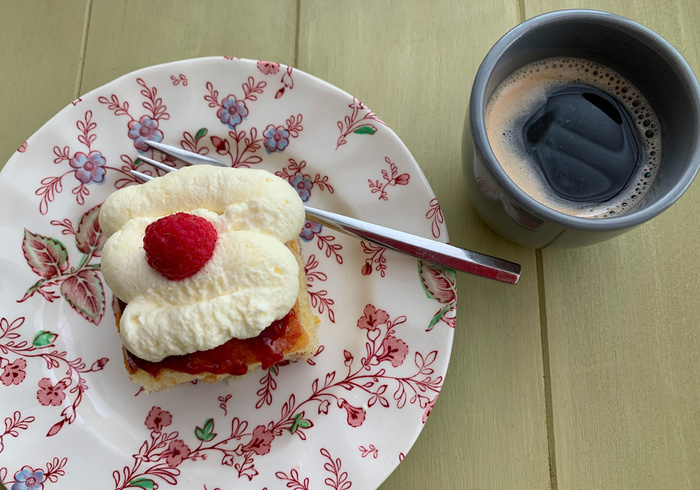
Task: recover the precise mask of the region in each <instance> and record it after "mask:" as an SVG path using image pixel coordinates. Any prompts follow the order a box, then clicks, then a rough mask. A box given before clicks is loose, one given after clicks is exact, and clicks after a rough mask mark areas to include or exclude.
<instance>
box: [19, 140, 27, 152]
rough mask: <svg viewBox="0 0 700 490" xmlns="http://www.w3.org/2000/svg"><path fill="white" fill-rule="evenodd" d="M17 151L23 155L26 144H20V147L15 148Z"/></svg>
mask: <svg viewBox="0 0 700 490" xmlns="http://www.w3.org/2000/svg"><path fill="white" fill-rule="evenodd" d="M17 151H18V152H20V153H24V152H25V151H27V142H26V141H25V142H24V143H22V144H21V145H20V147H19V148H17Z"/></svg>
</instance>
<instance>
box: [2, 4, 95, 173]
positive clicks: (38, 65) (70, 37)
mask: <svg viewBox="0 0 700 490" xmlns="http://www.w3.org/2000/svg"><path fill="white" fill-rule="evenodd" d="M86 3H87V2H86V1H81V2H70V3H67V4H59V3H57V2H51V1H47V0H42V1H37V0H31V1H25V2H14V3H12V5H11V7H10V8H5V9H3V13H2V16H0V46H2V50H3V56H2V60H3V67H2V72H3V76H2V78H0V107H2V108H3V114H4V115H5V117H3V118H2V121H0V168H1V167H2V166H3V165H4V164H5V162H6V161H7V160H8V159H9V158H10V157H11V156H12V154H13V153H14V152H15V150H17V148H18V147H19V146H20V145H21V144H22V143H23V142H24V141H25V140H26V139H27V138H28V137H29V136H31V135H32V133H34V132H35V131H36V130H37V129H39V127H40V126H41V125H42V124H44V123H45V122H46V121H47V120H48V119H49V118H51V117H52V116H53V115H54V114H55V113H57V112H58V111H60V110H61V109H62V108H63V107H64V106H66V105H67V104H68V103H69V102H71V101H72V100H73V99H75V98H76V97H77V94H76V80H77V79H78V73H79V70H80V55H81V42H82V34H83V26H84V23H85V12H86ZM8 6H9V5H8Z"/></svg>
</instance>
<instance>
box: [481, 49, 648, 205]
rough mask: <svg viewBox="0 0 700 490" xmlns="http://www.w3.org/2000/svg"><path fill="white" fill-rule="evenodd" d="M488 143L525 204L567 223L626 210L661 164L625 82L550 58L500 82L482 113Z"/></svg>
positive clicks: (641, 107) (642, 104) (590, 65)
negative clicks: (547, 209) (564, 218)
mask: <svg viewBox="0 0 700 490" xmlns="http://www.w3.org/2000/svg"><path fill="white" fill-rule="evenodd" d="M485 117H486V121H485V122H486V131H487V135H488V139H489V144H490V145H491V148H492V149H493V151H494V153H495V155H496V158H497V159H498V161H499V163H500V165H501V166H502V168H503V170H504V171H505V172H506V174H507V175H508V177H509V178H510V179H511V180H512V181H513V182H514V183H515V184H516V185H517V186H518V187H520V188H521V189H522V190H523V191H525V192H526V193H527V194H529V195H530V196H531V197H532V198H534V199H535V200H537V201H539V202H540V203H542V204H544V205H545V206H548V207H550V208H552V209H555V210H558V211H560V212H563V213H566V214H570V215H572V216H581V217H590V218H605V217H611V216H615V215H618V214H620V213H623V212H624V211H626V210H628V209H630V208H633V207H634V205H635V204H636V203H638V202H640V200H641V199H642V198H643V196H644V195H645V193H646V192H648V190H649V188H650V187H651V183H652V181H653V179H654V177H655V176H656V173H657V170H658V166H659V162H660V157H661V135H660V129H661V128H660V127H659V122H658V119H657V118H656V115H655V114H654V111H653V110H652V108H651V106H650V105H649V103H648V102H647V100H646V99H645V98H644V96H643V95H642V94H641V93H640V92H639V90H638V89H637V88H636V87H635V86H634V85H632V84H631V83H630V82H629V81H628V80H626V79H625V78H623V77H622V76H620V75H619V74H618V73H616V72H615V71H613V70H611V69H609V68H607V67H605V66H603V65H600V64H599V63H595V62H591V61H588V60H582V59H578V58H550V59H545V60H541V61H537V62H534V63H531V64H529V65H527V66H525V67H523V68H521V69H520V70H518V71H516V72H515V73H513V74H511V75H510V76H509V77H508V78H506V80H504V81H503V82H502V83H501V84H500V85H499V87H498V88H497V89H496V90H495V91H494V93H493V95H492V96H491V98H490V99H489V101H488V103H487V105H486V110H485Z"/></svg>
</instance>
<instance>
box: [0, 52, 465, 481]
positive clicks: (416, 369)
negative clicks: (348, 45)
mask: <svg viewBox="0 0 700 490" xmlns="http://www.w3.org/2000/svg"><path fill="white" fill-rule="evenodd" d="M146 139H151V140H154V141H163V142H166V143H169V144H174V145H179V146H181V147H182V148H185V149H187V150H190V151H194V152H198V153H201V154H205V155H210V156H212V157H215V158H218V159H219V160H221V161H222V162H226V163H228V164H230V165H232V166H235V167H260V168H266V169H268V170H271V171H273V172H275V173H276V174H277V175H279V176H281V177H282V178H284V179H287V180H288V181H289V182H290V184H291V185H292V186H294V187H295V188H296V189H297V190H298V192H299V195H300V196H301V198H302V199H303V200H304V201H308V202H309V204H311V205H313V206H316V207H320V208H325V209H328V210H331V211H335V212H340V213H344V214H348V215H351V216H356V217H359V218H363V219H366V220H369V221H374V222H377V223H380V224H385V225H390V226H393V227H395V228H399V229H403V230H405V231H408V232H412V233H416V234H421V235H424V236H431V237H435V238H438V239H440V240H447V232H446V230H445V227H444V223H443V218H442V214H441V212H440V208H439V206H438V203H437V201H436V200H435V197H434V195H433V193H432V191H431V189H430V187H429V185H428V183H427V182H426V180H425V178H424V177H423V175H422V173H421V171H420V169H419V167H418V166H417V164H416V162H415V161H414V159H413V158H412V156H411V155H410V153H409V152H408V150H407V149H406V147H405V146H404V145H403V144H402V143H401V141H400V140H399V138H398V137H397V136H396V135H395V134H394V133H393V132H392V131H391V130H390V129H389V128H387V127H386V126H385V125H384V124H383V123H382V121H380V120H379V119H378V118H377V117H376V116H375V115H374V114H373V113H372V112H371V111H370V110H369V109H368V108H367V107H365V106H364V105H363V104H362V103H361V102H359V101H358V100H357V99H354V98H353V97H351V96H350V95H348V94H346V93H344V92H342V91H341V90H339V89H337V88H335V87H332V86H330V85H328V84H327V83H325V82H323V81H321V80H318V79H316V78H314V77H311V76H309V75H307V74H305V73H302V72H300V71H298V70H295V69H293V68H291V67H287V66H283V65H279V64H277V63H271V62H263V61H258V62H255V61H249V60H241V59H237V58H203V59H196V60H188V61H182V62H177V63H170V64H165V65H160V66H155V67H151V68H147V69H144V70H140V71H137V72H135V73H132V74H129V75H126V76H124V77H121V78H119V79H118V80H115V81H113V82H111V83H109V84H107V85H105V86H104V87H102V88H99V89H97V90H95V91H93V92H90V93H89V94H87V95H85V96H83V97H81V98H80V99H78V100H76V101H74V102H73V103H71V104H70V105H68V107H66V108H65V109H64V110H63V111H61V112H60V113H59V114H58V115H56V116H55V117H54V118H53V119H51V120H50V121H49V122H48V123H47V124H46V125H44V126H43V127H42V128H41V129H40V130H39V131H37V132H36V134H34V135H33V136H32V137H31V138H29V140H28V141H27V142H26V143H25V144H23V145H22V146H21V148H19V150H18V152H17V153H16V154H15V155H14V156H13V157H12V158H11V159H10V161H9V162H8V163H7V165H6V166H5V167H4V169H3V171H2V173H1V174H0V203H2V209H3V210H4V212H3V213H2V215H1V217H0V229H2V232H1V233H0V251H1V252H2V254H1V255H0V268H1V274H2V281H1V282H0V300H1V303H0V304H1V305H2V310H1V311H0V383H1V384H0V420H2V419H4V428H3V427H2V426H1V425H0V431H1V433H0V480H1V481H3V482H4V484H5V485H6V486H7V487H8V488H12V489H22V490H23V489H40V488H47V489H48V488H87V487H88V486H89V487H90V488H100V489H111V488H114V489H125V488H142V489H151V488H168V487H171V486H174V485H177V484H180V485H182V486H186V487H187V488H195V489H196V488H199V489H202V490H215V489H226V488H241V489H246V488H251V489H252V488H254V489H257V490H260V489H261V488H268V489H272V488H292V489H297V490H302V489H309V490H311V489H320V488H333V489H336V490H347V489H349V488H351V487H352V488H363V489H364V488H375V487H377V486H379V485H380V484H381V482H382V481H384V479H385V478H386V477H387V476H388V475H389V474H390V473H391V471H392V470H393V469H394V468H395V467H396V466H397V465H398V464H399V462H400V461H401V459H402V458H403V457H404V454H405V453H406V452H407V451H408V450H409V449H410V447H411V445H412V444H413V442H414V441H415V439H416V438H417V437H418V434H419V433H420V431H421V429H422V427H423V424H424V423H425V422H426V418H427V416H428V414H429V413H430V410H431V408H432V406H433V404H434V403H435V400H436V398H437V395H438V393H439V391H440V388H441V386H442V383H443V377H444V375H445V371H446V369H447V365H448V361H449V357H450V350H451V346H452V338H453V331H454V330H453V328H454V321H455V303H456V293H455V278H454V275H453V273H452V272H447V271H444V270H441V269H439V268H436V267H434V266H431V265H428V264H425V263H420V262H417V261H416V260H414V259H411V258H408V257H405V256H402V255H399V254H396V253H394V252H392V251H388V250H385V249H383V248H381V247H378V246H376V245H373V244H371V243H365V242H362V241H359V240H355V239H352V238H349V237H346V236H342V235H338V234H336V233H334V232H332V231H331V230H328V229H326V228H324V227H322V226H320V225H317V224H314V223H311V222H307V223H306V225H305V227H304V229H303V231H302V232H301V238H302V239H303V241H302V247H303V250H302V251H303V254H304V256H305V260H306V264H305V269H306V273H307V277H308V286H309V291H310V296H311V302H312V305H313V308H314V309H315V312H316V315H317V316H318V317H319V318H320V320H321V322H320V324H319V326H318V330H319V336H320V347H319V349H318V351H317V352H316V354H315V355H314V356H313V357H312V358H311V359H310V360H308V361H307V362H299V363H296V364H288V365H278V366H274V367H272V368H271V369H269V370H266V371H258V372H256V373H254V374H251V375H249V376H247V377H245V378H243V379H241V380H238V381H236V382H233V383H225V382H222V383H217V384H212V385H208V384H203V383H199V384H187V385H180V386H177V387H176V388H174V389H172V390H170V391H168V392H163V393H153V394H144V393H141V392H140V391H139V388H138V387H137V386H136V385H135V384H133V383H131V382H130V381H129V379H128V378H127V375H126V372H125V370H124V367H123V364H122V354H121V343H120V341H119V338H118V334H117V332H116V328H115V325H114V312H113V304H114V298H113V296H112V294H111V292H110V291H109V290H108V289H107V288H106V286H105V285H104V283H103V280H102V277H101V274H100V250H101V247H102V243H103V237H102V234H101V232H100V229H99V226H98V221H97V216H98V213H99V207H100V204H101V203H102V202H103V201H104V199H105V198H106V196H107V195H109V193H111V192H113V191H114V190H115V189H119V188H121V187H124V186H126V185H132V184H136V182H135V180H134V179H133V178H132V177H131V176H130V174H129V170H130V169H134V168H139V169H140V170H142V171H145V172H151V173H153V174H154V175H157V173H156V171H155V170H153V169H147V168H146V166H145V165H143V167H142V166H141V161H140V160H139V156H140V155H148V156H154V157H156V158H160V159H162V158H163V157H162V156H160V155H157V154H156V155H153V152H152V150H150V149H149V147H148V146H146V145H145V144H144V141H145V140H146ZM87 482H89V484H88V483H87ZM86 485H87V486H86Z"/></svg>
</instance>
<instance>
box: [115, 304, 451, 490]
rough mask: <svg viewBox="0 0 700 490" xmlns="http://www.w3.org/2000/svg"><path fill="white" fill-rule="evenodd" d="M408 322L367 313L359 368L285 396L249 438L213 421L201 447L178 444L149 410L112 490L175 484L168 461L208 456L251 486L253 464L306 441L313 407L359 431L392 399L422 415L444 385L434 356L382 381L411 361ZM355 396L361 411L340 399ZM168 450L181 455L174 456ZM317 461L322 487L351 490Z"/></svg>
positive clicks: (417, 358) (347, 358) (336, 465)
mask: <svg viewBox="0 0 700 490" xmlns="http://www.w3.org/2000/svg"><path fill="white" fill-rule="evenodd" d="M405 321H406V317H403V316H400V317H398V318H396V319H394V320H392V319H391V317H390V316H389V314H388V313H387V312H386V311H385V310H382V309H379V308H377V307H376V306H374V305H371V304H370V305H367V306H366V307H365V309H364V312H363V315H362V316H361V317H360V319H359V320H358V327H360V328H361V329H363V330H365V331H366V335H367V342H366V345H365V349H364V351H365V355H364V356H363V357H362V359H360V362H359V365H356V361H355V358H354V356H353V355H352V354H351V353H349V352H348V351H343V353H342V356H343V359H344V364H345V366H346V367H347V369H348V372H347V374H346V375H345V376H344V377H343V376H342V375H338V373H337V372H335V371H333V372H329V373H327V374H326V376H325V378H324V379H321V378H317V379H315V380H314V381H313V382H312V383H311V394H310V395H309V396H307V397H306V398H305V399H299V400H298V399H297V396H296V395H295V394H292V395H290V396H289V398H288V400H287V401H286V402H285V403H284V404H283V405H282V409H281V413H280V418H279V419H278V420H277V421H270V422H269V423H267V424H266V425H264V424H258V425H256V426H255V428H254V429H252V430H249V426H250V425H251V424H250V423H249V422H248V421H244V420H240V419H239V418H238V417H233V419H232V420H231V422H230V423H228V424H225V425H224V426H226V425H228V426H230V427H231V431H230V434H223V435H221V436H219V434H218V433H217V432H218V431H215V425H216V424H215V421H214V419H213V418H210V419H207V420H206V421H205V422H204V423H203V424H202V426H201V427H197V428H196V429H195V431H194V433H195V436H196V437H197V439H198V440H199V444H198V445H197V446H193V445H191V444H190V445H188V444H186V443H185V442H184V441H183V440H182V439H181V438H180V435H179V432H177V431H174V432H171V433H167V432H164V431H162V429H163V427H164V426H165V425H169V424H170V423H171V422H172V416H171V415H170V413H169V412H167V411H165V410H162V409H161V408H159V407H153V408H152V409H151V411H150V412H149V414H148V416H147V417H146V425H147V427H148V428H149V429H150V430H151V435H150V440H146V441H145V442H144V444H143V445H142V446H141V448H140V450H139V452H138V454H135V455H134V464H133V465H132V467H124V468H123V469H122V471H121V472H117V471H115V472H114V473H113V476H114V480H115V484H116V489H117V490H122V489H125V488H127V487H129V486H132V487H133V486H141V487H142V488H155V486H156V485H157V484H158V483H157V481H158V480H162V481H163V482H165V483H168V484H171V485H175V484H177V477H178V475H179V470H177V469H175V468H173V466H172V465H171V464H169V462H168V457H169V456H172V457H176V458H177V459H175V460H171V461H170V463H173V462H176V463H177V464H178V465H179V464H181V463H183V462H184V461H185V460H191V461H196V460H200V459H206V458H207V457H208V456H209V455H211V454H218V455H219V456H220V457H221V464H222V465H225V466H230V467H232V468H234V469H235V470H236V471H237V474H238V477H239V478H244V477H245V478H247V479H248V480H253V479H254V478H255V477H256V476H257V475H258V470H257V469H256V468H255V458H256V457H261V456H265V455H267V454H269V453H270V452H271V450H272V444H273V443H274V442H275V441H276V440H277V439H279V438H281V437H282V436H283V435H284V434H292V435H294V436H297V437H299V438H300V439H302V440H305V439H306V437H307V436H306V431H308V430H311V429H313V427H314V422H313V420H311V419H310V417H309V416H308V415H307V412H308V411H309V407H308V406H309V405H310V404H316V405H317V409H316V411H315V413H316V414H318V415H324V414H327V413H328V412H329V410H330V408H331V406H333V404H332V403H331V402H333V403H334V404H335V406H337V407H338V408H339V409H341V410H344V411H345V413H346V421H347V424H348V425H349V426H350V427H360V426H362V425H363V423H364V422H365V421H366V419H367V417H368V412H367V409H368V408H369V407H372V406H374V405H375V404H377V403H378V404H380V405H381V406H382V407H389V406H390V400H391V399H393V400H394V401H395V403H396V407H397V408H399V409H401V408H403V407H404V406H405V405H406V404H407V403H409V404H417V405H419V406H420V407H421V408H423V409H424V410H425V409H426V408H427V407H428V406H429V404H430V403H431V401H432V400H434V399H435V396H436V395H437V393H438V392H439V391H440V387H441V385H442V377H441V376H437V377H434V376H433V375H434V370H433V368H432V364H433V363H434V362H435V360H436V358H437V351H431V352H429V353H428V354H427V355H423V354H421V353H420V352H415V354H414V362H415V366H416V368H417V371H416V373H415V374H413V375H411V376H405V377H399V376H392V375H390V374H388V373H387V368H386V367H385V366H386V365H387V364H391V366H393V367H398V366H400V365H402V364H403V363H404V362H405V360H406V358H407V357H408V351H409V349H408V345H407V344H406V343H405V342H404V341H403V340H401V339H400V338H399V337H398V335H397V331H396V328H397V327H398V326H399V325H401V324H403V323H404V322H405ZM319 351H320V349H319ZM268 374H269V373H268ZM391 383H395V384H396V389H395V391H394V393H393V396H389V393H388V389H389V386H390V384H391ZM355 390H356V393H358V395H359V396H362V395H363V394H364V395H366V396H367V401H366V405H364V404H363V405H362V406H361V407H359V406H356V405H354V404H351V403H350V402H348V400H347V399H346V398H342V397H340V396H338V395H339V393H346V392H348V391H355ZM219 401H220V402H221V405H220V406H221V407H222V409H223V410H224V411H226V402H227V399H226V398H223V399H222V397H219ZM172 449H177V450H178V452H177V454H176V455H175V454H174V452H173V451H172ZM323 451H326V453H325V454H324V453H323ZM322 454H323V455H324V457H326V458H327V459H328V462H327V463H326V464H325V465H324V468H325V469H326V470H327V471H329V472H330V473H332V476H331V477H330V478H329V479H327V480H326V481H327V485H328V486H330V487H331V488H339V489H346V488H350V486H351V483H350V481H349V479H348V475H347V473H346V472H343V471H341V462H340V460H339V459H333V458H332V457H331V456H330V453H328V452H327V450H325V449H323V450H322ZM283 475H284V476H283ZM277 477H278V478H279V479H282V480H285V478H286V481H291V480H294V479H295V478H294V477H291V479H290V476H288V475H286V474H284V473H278V474H277ZM134 482H137V483H138V484H135V483H134ZM329 482H332V483H329Z"/></svg>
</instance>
